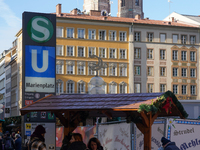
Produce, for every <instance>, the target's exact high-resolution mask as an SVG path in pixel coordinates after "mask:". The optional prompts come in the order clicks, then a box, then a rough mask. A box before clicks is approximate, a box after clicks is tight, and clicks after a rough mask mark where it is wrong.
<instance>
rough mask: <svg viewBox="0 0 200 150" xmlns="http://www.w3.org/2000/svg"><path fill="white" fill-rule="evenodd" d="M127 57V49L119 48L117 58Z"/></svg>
mask: <svg viewBox="0 0 200 150" xmlns="http://www.w3.org/2000/svg"><path fill="white" fill-rule="evenodd" d="M122 51H124V52H123V54H124V56H123V57H122V55H121V52H122ZM126 58H127V50H126V49H119V59H126Z"/></svg>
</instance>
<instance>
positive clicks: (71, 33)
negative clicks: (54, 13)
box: [66, 27, 74, 38]
mask: <svg viewBox="0 0 200 150" xmlns="http://www.w3.org/2000/svg"><path fill="white" fill-rule="evenodd" d="M68 29H70V30H73V31H70V33H68V32H69V31H68ZM68 34H69V36H68ZM66 36H67V38H74V28H72V27H67V28H66Z"/></svg>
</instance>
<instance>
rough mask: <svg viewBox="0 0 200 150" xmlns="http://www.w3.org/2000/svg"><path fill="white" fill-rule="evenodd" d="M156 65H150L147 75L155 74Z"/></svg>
mask: <svg viewBox="0 0 200 150" xmlns="http://www.w3.org/2000/svg"><path fill="white" fill-rule="evenodd" d="M153 69H154V67H153V66H148V67H147V76H153V73H154V71H153Z"/></svg>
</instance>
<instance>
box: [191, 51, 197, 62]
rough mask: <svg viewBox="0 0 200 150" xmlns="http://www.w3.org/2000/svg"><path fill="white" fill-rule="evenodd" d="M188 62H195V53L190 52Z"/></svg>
mask: <svg viewBox="0 0 200 150" xmlns="http://www.w3.org/2000/svg"><path fill="white" fill-rule="evenodd" d="M190 61H196V52H190Z"/></svg>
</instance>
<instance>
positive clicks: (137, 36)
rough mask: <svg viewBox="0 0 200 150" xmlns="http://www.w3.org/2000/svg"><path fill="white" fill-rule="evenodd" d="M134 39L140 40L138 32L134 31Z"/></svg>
mask: <svg viewBox="0 0 200 150" xmlns="http://www.w3.org/2000/svg"><path fill="white" fill-rule="evenodd" d="M135 41H140V32H135Z"/></svg>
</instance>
